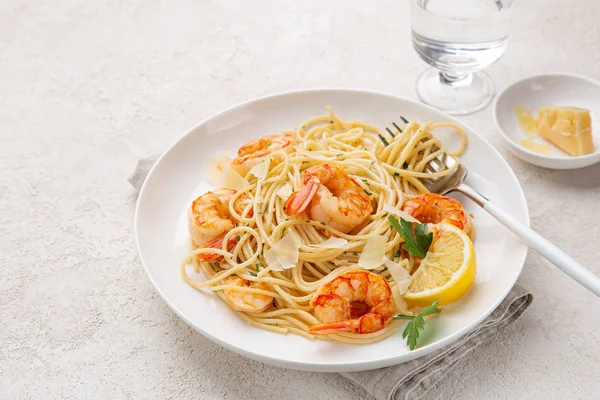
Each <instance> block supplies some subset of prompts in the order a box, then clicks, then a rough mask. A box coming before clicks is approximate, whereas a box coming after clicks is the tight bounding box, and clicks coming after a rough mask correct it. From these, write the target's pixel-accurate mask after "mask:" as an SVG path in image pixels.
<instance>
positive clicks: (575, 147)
mask: <svg viewBox="0 0 600 400" xmlns="http://www.w3.org/2000/svg"><path fill="white" fill-rule="evenodd" d="M537 128H538V132H539V134H540V136H541V137H543V138H544V139H546V140H548V141H549V142H551V143H553V144H554V145H556V146H558V147H559V148H561V149H562V150H563V151H565V152H567V153H568V154H570V155H572V156H582V155H584V154H590V153H593V152H594V144H593V143H592V119H591V117H590V112H589V111H588V110H585V109H583V108H577V107H540V109H539V114H538V120H537Z"/></svg>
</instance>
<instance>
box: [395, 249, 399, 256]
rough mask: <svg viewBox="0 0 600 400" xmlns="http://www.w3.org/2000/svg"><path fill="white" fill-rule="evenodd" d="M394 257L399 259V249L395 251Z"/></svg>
mask: <svg viewBox="0 0 600 400" xmlns="http://www.w3.org/2000/svg"><path fill="white" fill-rule="evenodd" d="M394 257H396V258H398V257H400V249H398V251H396V254H394Z"/></svg>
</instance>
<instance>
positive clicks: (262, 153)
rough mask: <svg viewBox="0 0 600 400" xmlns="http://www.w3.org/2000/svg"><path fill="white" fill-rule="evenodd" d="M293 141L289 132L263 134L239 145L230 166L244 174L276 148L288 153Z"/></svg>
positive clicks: (293, 137)
mask: <svg viewBox="0 0 600 400" xmlns="http://www.w3.org/2000/svg"><path fill="white" fill-rule="evenodd" d="M295 143H296V137H295V136H294V134H291V133H290V134H283V135H270V136H263V137H261V138H260V139H256V140H253V141H251V142H249V143H246V144H245V145H243V146H242V147H240V149H239V150H238V156H237V157H236V158H234V159H233V160H231V167H232V168H233V169H234V170H236V172H237V173H238V174H240V175H242V176H246V174H247V173H248V171H250V169H252V167H254V166H255V165H257V164H260V163H261V162H263V161H264V160H265V159H266V158H267V157H268V156H269V154H271V153H273V152H275V151H277V150H281V151H284V152H286V153H289V152H291V151H292V150H293V149H294V146H293V145H294V144H295Z"/></svg>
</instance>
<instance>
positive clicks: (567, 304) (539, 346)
mask: <svg viewBox="0 0 600 400" xmlns="http://www.w3.org/2000/svg"><path fill="white" fill-rule="evenodd" d="M516 3H517V4H516V8H517V10H516V13H515V14H516V18H515V26H514V31H513V32H514V33H513V35H512V37H511V39H510V43H509V47H508V50H507V52H506V54H505V55H504V57H503V58H502V59H500V61H498V62H497V63H496V64H495V65H493V66H492V67H491V68H489V70H488V72H489V73H490V74H491V76H492V77H493V79H494V81H495V82H496V85H497V87H498V88H503V87H505V86H507V85H508V84H510V83H511V82H513V81H515V80H517V79H520V78H523V77H526V76H528V75H533V74H538V73H543V72H550V71H566V72H573V73H579V74H584V75H587V76H589V77H591V78H595V79H599V80H600V67H599V65H600V24H598V18H599V17H600V2H598V1H595V0H588V1H583V0H577V1H569V2H567V1H562V0H529V1H519V0H517V1H516ZM407 13H408V6H407V2H406V1H402V0H395V1H368V2H367V1H359V0H357V1H347V0H346V1H345V0H339V1H316V0H311V1H297V0H281V1H267V0H262V1H258V0H253V1H243V2H242V1H234V0H228V1H217V0H214V1H192V0H188V1H183V0H182V1H178V0H174V1H167V0H162V1H159V0H150V1H149V0H129V1H122V0H108V1H103V2H99V1H87V2H81V1H75V0H53V1H33V0H32V1H17V0H3V1H2V2H1V3H0V268H1V271H0V276H1V278H0V280H1V282H2V294H1V302H0V320H1V321H2V322H1V323H0V337H1V346H0V393H3V395H2V396H0V397H3V398H10V399H13V398H15V399H16V398H59V397H64V398H99V399H107V398H132V399H133V398H135V399H138V398H154V399H163V398H191V397H197V398H208V399H220V398H231V399H234V398H235V399H254V398H286V399H287V398H290V399H301V398H314V399H337V398H354V399H362V398H365V393H364V392H363V391H362V390H361V389H360V388H358V387H356V386H354V385H352V384H350V383H349V382H348V381H346V380H345V379H343V378H341V377H340V376H338V375H335V374H315V373H303V372H297V371H291V370H283V369H279V368H274V367H271V366H268V365H264V364H261V363H258V362H254V361H250V360H247V359H245V358H243V357H241V356H238V355H236V354H233V353H231V352H229V351H227V350H224V349H221V348H220V347H218V346H216V345H214V344H212V343H211V342H209V341H208V340H206V339H204V338H203V337H202V336H200V335H199V334H196V333H195V332H194V331H192V329H190V328H189V327H188V326H187V325H186V324H185V323H184V322H183V321H181V320H180V319H179V318H178V317H176V316H175V315H174V314H173V313H172V312H171V311H170V310H169V309H168V308H167V306H166V305H165V304H164V303H163V302H162V300H161V299H160V298H159V296H158V295H157V294H156V293H155V292H154V290H153V288H152V286H151V284H150V282H149V281H148V279H147V278H146V276H145V273H144V271H143V268H142V266H141V265H140V262H139V260H138V257H137V253H136V249H135V243H134V237H133V226H132V224H133V213H134V206H135V195H134V191H133V190H132V188H131V187H130V186H129V184H128V183H127V181H126V178H127V176H128V175H129V173H130V172H131V171H132V169H133V168H134V166H135V163H136V161H137V159H138V158H140V157H142V156H145V155H148V154H150V153H153V152H156V151H159V150H162V149H164V148H165V147H166V146H167V145H168V144H169V143H171V142H172V141H173V140H174V139H175V138H177V137H178V136H179V135H181V134H182V133H183V132H185V131H186V130H187V129H189V128H190V127H192V126H194V125H195V124H197V123H198V122H199V121H201V120H202V119H204V118H205V117H208V116H210V115H211V114H213V113H215V112H217V111H219V110H222V109H223V108H227V107H230V106H232V105H234V104H236V103H238V102H241V101H245V100H248V99H252V98H255V97H257V96H262V95H266V94H269V93H275V92H280V91H284V90H291V89H301V88H309V87H328V86H337V87H353V88H363V89H371V90H377V91H385V92H390V93H394V94H398V95H401V96H405V97H409V98H413V99H414V98H415V92H414V89H413V87H414V81H415V77H416V75H417V73H418V72H419V71H420V70H421V69H422V68H423V67H424V64H423V63H422V62H421V61H420V60H419V59H418V58H417V56H416V55H415V54H414V52H413V50H412V48H411V45H410V41H409V19H408V15H407ZM461 119H462V120H463V121H465V122H466V123H468V124H470V125H471V126H473V127H474V128H475V129H476V130H478V131H479V132H480V133H481V134H482V135H483V136H485V137H486V138H487V139H488V140H489V141H491V143H492V144H494V145H495V146H496V147H497V148H499V150H500V151H501V152H502V154H504V155H505V156H506V158H507V160H508V161H509V162H510V164H511V165H512V166H513V168H514V169H515V171H516V173H517V175H518V177H519V179H520V181H521V183H522V184H523V186H524V188H525V194H526V196H527V200H528V202H529V206H530V209H531V215H532V225H533V227H534V228H535V229H537V230H539V231H540V232H541V233H542V234H544V235H546V236H547V237H548V238H550V239H551V240H553V241H555V242H556V243H557V244H558V245H559V246H561V247H563V248H564V249H565V250H567V251H568V252H570V253H571V254H573V255H574V256H576V257H577V258H578V259H579V260H580V261H581V262H582V263H583V264H585V265H587V266H588V267H589V268H591V269H592V270H593V271H595V272H596V273H597V274H600V262H599V261H598V259H599V258H600V245H599V244H598V240H599V238H600V165H596V166H595V167H590V168H587V169H583V170H578V171H551V170H545V169H540V168H537V167H533V166H530V165H527V164H525V163H523V162H522V161H520V160H519V159H517V158H515V157H514V156H512V155H511V154H510V153H508V151H507V149H506V148H505V147H503V145H502V143H501V141H500V138H499V137H498V135H497V133H496V132H495V131H494V127H493V124H492V117H491V109H490V107H488V108H486V109H485V110H483V111H481V112H479V113H477V114H475V115H472V116H469V117H465V118H461ZM519 282H520V283H521V284H522V285H524V286H526V287H527V288H529V290H531V292H533V294H534V296H535V300H534V303H533V306H532V307H531V309H530V310H529V311H528V313H527V314H526V315H525V316H524V317H523V318H522V319H521V320H520V321H519V322H517V323H516V324H515V325H514V326H512V327H511V328H510V329H508V331H506V332H505V334H504V335H503V336H502V337H500V338H498V341H497V342H495V343H493V344H490V345H488V346H485V347H482V348H479V349H477V350H476V351H474V352H473V353H472V354H471V355H470V356H468V357H467V358H466V359H465V360H464V361H463V362H462V363H461V364H460V365H459V366H458V367H457V368H456V369H455V370H454V371H453V372H452V373H451V375H450V376H449V378H448V379H446V380H444V381H443V382H442V383H441V384H440V385H439V386H438V388H437V389H436V391H435V392H434V393H431V396H430V398H431V399H435V398H443V399H471V398H498V399H515V398H528V399H550V398H552V399H554V398H563V399H598V398H600V311H599V310H600V299H598V298H596V297H594V296H593V295H591V294H589V293H588V292H587V291H586V290H584V289H583V288H582V287H580V286H579V285H577V284H576V283H574V282H573V281H571V280H570V279H569V278H567V277H566V276H565V275H563V274H562V273H561V272H559V271H558V270H557V269H556V268H554V267H553V266H552V265H550V264H549V263H548V262H546V261H544V260H543V259H542V258H541V257H539V256H538V255H536V254H530V256H529V258H528V260H527V265H526V267H525V269H524V272H523V275H522V276H521V278H520V280H519Z"/></svg>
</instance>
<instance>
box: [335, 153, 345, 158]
mask: <svg viewBox="0 0 600 400" xmlns="http://www.w3.org/2000/svg"><path fill="white" fill-rule="evenodd" d="M343 155H344V154H343V153H340V154H336V155H335V156H336V157H341V156H343Z"/></svg>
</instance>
